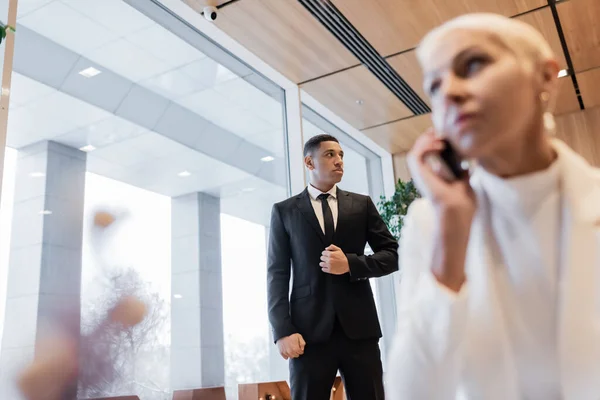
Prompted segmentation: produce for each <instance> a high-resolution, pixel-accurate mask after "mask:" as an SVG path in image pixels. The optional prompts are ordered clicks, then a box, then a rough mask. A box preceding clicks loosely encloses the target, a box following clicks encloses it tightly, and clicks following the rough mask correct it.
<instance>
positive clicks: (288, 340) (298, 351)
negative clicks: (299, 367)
mask: <svg viewBox="0 0 600 400" xmlns="http://www.w3.org/2000/svg"><path fill="white" fill-rule="evenodd" d="M304 346H306V342H305V341H304V338H303V337H302V335H301V334H299V333H294V334H293V335H290V336H286V337H282V338H281V339H279V340H278V341H277V347H278V348H279V354H281V357H283V358H284V359H285V360H287V359H288V358H298V357H300V356H301V355H302V354H304Z"/></svg>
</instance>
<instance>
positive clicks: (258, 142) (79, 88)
mask: <svg viewBox="0 0 600 400" xmlns="http://www.w3.org/2000/svg"><path fill="white" fill-rule="evenodd" d="M7 3H8V1H7V0H0V10H2V11H0V16H2V12H4V13H5V12H6V11H5V10H7ZM5 20H6V19H5V18H4V21H5ZM18 24H19V25H18V28H17V31H18V32H19V35H18V39H17V41H16V48H15V61H14V72H13V83H12V88H11V105H10V107H11V108H10V114H9V133H8V138H7V144H8V146H10V147H13V148H21V147H23V146H27V145H29V144H33V143H35V142H38V141H40V140H54V141H57V142H59V143H63V144H66V145H68V146H71V147H75V148H81V147H83V146H85V145H93V146H94V147H95V148H96V149H95V150H94V151H92V152H90V153H88V169H89V170H90V171H91V172H94V173H97V174H101V175H104V176H107V177H110V178H113V179H117V180H119V181H122V182H125V183H128V184H132V185H135V186H138V187H141V188H144V189H147V190H152V191H154V192H157V193H161V194H165V195H169V196H178V195H182V194H186V193H190V192H196V191H203V192H207V193H211V194H214V195H217V196H221V197H223V198H224V197H230V198H231V199H232V200H229V202H228V203H226V204H225V203H224V204H223V210H224V212H229V213H230V214H232V215H237V216H239V217H242V218H246V219H248V220H251V221H255V222H259V223H268V216H265V215H262V214H261V213H260V212H259V211H257V210H258V208H252V207H245V208H244V209H241V207H239V202H240V201H243V202H244V203H247V204H256V205H260V208H264V204H272V203H273V202H275V201H278V200H280V199H282V198H284V197H285V196H286V194H287V180H286V173H285V171H286V168H285V163H284V138H283V110H282V105H281V103H280V101H278V100H277V99H276V98H274V97H273V96H271V95H269V94H266V93H264V92H263V91H261V90H259V89H257V88H256V87H255V86H254V85H253V84H251V83H250V82H249V81H252V80H253V77H252V76H251V75H250V74H251V73H252V71H249V70H248V71H245V70H244V69H240V70H242V71H243V72H242V73H239V72H238V73H236V72H233V71H232V70H230V69H228V68H226V67H225V66H223V65H221V64H219V63H218V62H216V61H214V60H213V59H212V58H209V57H207V56H206V54H204V53H203V52H202V51H200V50H198V49H197V48H196V47H194V46H192V45H191V44H190V43H188V42H187V41H186V40H183V39H181V38H180V37H178V36H176V35H175V34H174V33H172V32H170V31H169V30H167V29H165V28H163V27H162V26H161V25H159V24H158V23H156V22H155V21H153V20H151V19H150V18H148V17H147V16H145V15H144V14H142V13H140V12H139V11H137V10H135V9H134V8H132V7H131V6H129V5H128V4H127V3H125V2H123V1H122V0H102V1H96V0H93V1H92V0H20V1H19V14H18ZM2 53H3V52H2ZM89 67H93V68H95V69H96V70H98V71H100V74H99V75H96V76H94V77H91V78H86V77H83V76H82V75H81V74H80V72H81V71H83V70H85V69H87V68H89ZM266 157H269V158H270V159H271V161H268V159H267V158H266ZM264 160H267V161H264ZM183 171H186V172H187V173H186V174H184V176H179V174H180V173H181V172H183ZM223 201H225V199H223ZM236 202H237V207H233V206H234V203H236ZM227 204H229V206H228V205H227ZM228 207H229V209H228ZM234 208H237V209H234ZM265 218H266V219H265Z"/></svg>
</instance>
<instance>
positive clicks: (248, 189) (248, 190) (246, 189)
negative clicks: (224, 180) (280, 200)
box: [242, 187, 256, 193]
mask: <svg viewBox="0 0 600 400" xmlns="http://www.w3.org/2000/svg"><path fill="white" fill-rule="evenodd" d="M255 190H256V189H254V188H252V187H247V188H243V189H242V192H246V193H248V192H254V191H255Z"/></svg>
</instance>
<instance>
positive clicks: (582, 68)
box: [182, 0, 600, 153]
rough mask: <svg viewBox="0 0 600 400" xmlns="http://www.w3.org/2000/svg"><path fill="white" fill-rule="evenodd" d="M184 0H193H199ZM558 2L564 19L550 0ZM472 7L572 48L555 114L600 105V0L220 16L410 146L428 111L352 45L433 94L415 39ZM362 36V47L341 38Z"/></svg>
mask: <svg viewBox="0 0 600 400" xmlns="http://www.w3.org/2000/svg"><path fill="white" fill-rule="evenodd" d="M182 1H184V2H186V3H188V4H189V3H190V1H192V0H182ZM367 3H368V4H367ZM555 3H556V11H557V12H556V14H557V16H558V22H560V23H557V21H556V20H555V18H554V14H553V11H552V7H551V5H550V4H552V5H553V6H554V4H555ZM302 4H311V6H310V7H308V6H307V7H304V6H301V5H302ZM317 6H318V7H323V8H326V9H327V10H329V15H330V16H331V15H334V14H335V17H331V18H330V19H329V20H328V21H327V24H323V23H321V22H322V21H323V20H322V19H321V20H319V19H318V18H317V15H323V14H318V13H315V12H314V7H317ZM311 7H312V8H311ZM192 8H194V7H192ZM195 9H196V10H198V8H197V7H196V8H195ZM309 9H310V11H309ZM332 10H333V11H332ZM470 12H495V13H499V14H503V15H506V16H510V17H514V18H516V19H519V20H522V21H524V22H526V23H528V24H530V25H532V26H534V27H535V28H536V29H538V30H539V31H540V32H541V33H542V34H543V35H544V36H545V38H546V39H547V40H548V42H549V43H550V46H551V47H552V48H553V50H554V52H555V53H556V55H557V58H558V61H559V63H560V65H561V68H563V69H568V67H569V63H568V59H569V58H570V60H571V61H572V65H573V71H569V73H570V74H571V75H569V76H566V77H564V78H561V79H560V90H559V93H560V94H559V96H560V97H559V99H558V101H557V105H556V114H558V115H560V114H566V113H571V112H577V111H580V110H581V108H582V107H581V104H580V100H581V102H582V104H583V108H590V107H595V106H597V105H598V103H599V102H600V100H598V96H597V94H596V93H597V92H598V90H597V85H598V83H599V80H598V73H596V71H598V70H600V30H599V28H598V23H597V21H598V20H600V2H598V1H597V0H562V1H557V2H554V1H548V0H465V1H459V2H455V1H445V0H423V1H419V2H415V1H413V0H372V1H368V2H366V1H364V0H321V1H319V2H316V1H313V0H290V1H280V0H239V1H235V2H231V3H228V4H225V5H224V6H223V7H222V9H221V15H220V16H219V18H217V21H215V23H216V24H217V26H218V27H219V28H221V29H222V30H223V31H224V32H226V33H227V34H229V35H231V36H232V37H233V38H234V39H236V40H237V41H239V42H240V43H241V44H242V45H244V46H246V47H247V48H249V49H251V50H252V51H253V52H255V53H257V55H258V56H259V57H260V58H262V59H263V60H265V61H266V62H268V63H270V64H271V65H272V66H273V67H274V68H276V69H277V70H278V71H279V72H281V73H282V74H284V75H285V76H287V77H288V78H289V79H291V80H293V81H294V82H296V83H298V84H299V85H300V86H301V88H302V89H303V90H304V91H305V92H307V93H308V94H310V95H311V96H312V97H313V98H315V99H316V100H317V101H319V102H320V103H322V104H323V105H324V106H326V107H327V108H329V109H330V110H332V111H333V112H335V113H336V114H337V115H338V116H340V117H342V118H343V119H344V120H346V121H348V122H349V123H350V124H352V125H353V126H354V127H355V128H357V129H360V130H362V131H363V132H364V133H365V134H367V135H368V136H370V137H371V138H372V139H373V140H375V141H376V142H377V143H378V144H380V145H381V146H382V147H384V148H386V149H387V150H389V151H390V152H392V153H403V152H406V151H407V150H408V149H409V148H410V147H411V146H412V143H413V142H414V139H415V137H416V133H415V132H420V130H421V129H423V127H427V125H428V124H429V122H428V117H427V116H425V117H423V116H421V115H415V114H413V113H412V112H411V111H409V110H407V109H406V108H405V107H404V105H403V104H402V103H403V99H402V98H401V97H402V96H401V95H398V96H396V95H395V94H393V92H392V91H391V90H390V86H389V85H387V86H386V85H384V84H383V83H382V81H381V80H379V79H378V78H376V77H375V75H374V74H373V73H371V69H370V68H369V67H368V66H365V65H361V63H360V62H357V60H356V58H354V55H356V54H357V52H358V53H361V54H366V53H365V51H366V50H365V49H366V48H368V47H369V46H370V48H371V49H373V51H374V52H375V54H376V55H377V56H378V57H380V60H383V61H381V62H383V63H387V65H386V66H385V68H387V69H388V70H389V69H393V70H394V71H395V72H396V73H398V74H399V75H400V77H401V78H402V79H403V80H404V81H405V82H406V83H407V84H408V86H410V87H411V88H412V90H413V91H414V92H415V93H416V94H417V95H418V96H419V97H420V98H421V99H422V100H423V101H425V103H428V101H427V99H426V98H425V94H424V93H423V90H422V88H421V87H422V85H421V78H422V77H421V72H420V68H419V66H418V63H417V61H416V58H415V55H414V47H415V46H416V45H417V44H418V42H419V40H420V39H421V38H422V36H423V35H424V34H425V33H426V32H427V31H429V30H430V29H431V28H433V27H434V26H436V25H439V24H440V23H443V22H444V21H447V20H449V19H451V18H454V17H456V16H458V15H461V14H465V13H470ZM264 21H276V22H274V23H273V24H265V23H264ZM339 23H343V24H346V25H344V26H346V30H344V32H345V33H339V31H338V32H337V34H336V35H337V36H336V35H334V31H333V30H331V29H333V28H331V26H333V25H335V24H339ZM328 26H329V28H328ZM337 26H339V25H337ZM559 27H561V29H562V32H560V30H559ZM353 32H355V33H353ZM561 33H562V35H563V38H564V43H566V50H567V51H566V52H565V49H563V43H562V42H563V41H562V40H561ZM358 36H361V38H358V39H357V40H358V42H360V43H362V46H363V47H362V48H361V50H357V48H356V47H347V46H346V45H345V44H344V43H343V41H344V42H345V43H348V42H350V41H352V39H356V38H357V37H358ZM338 39H339V40H338ZM365 46H366V47H365ZM369 54H371V53H369ZM365 62H366V61H365ZM573 74H574V76H573ZM576 85H577V86H576ZM576 87H578V88H579V91H580V93H581V96H580V98H578V96H577V93H578V92H577V90H576Z"/></svg>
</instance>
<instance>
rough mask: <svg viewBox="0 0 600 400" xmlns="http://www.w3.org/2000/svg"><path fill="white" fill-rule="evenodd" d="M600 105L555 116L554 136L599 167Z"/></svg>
mask: <svg viewBox="0 0 600 400" xmlns="http://www.w3.org/2000/svg"><path fill="white" fill-rule="evenodd" d="M598 132H600V107H596V108H592V109H586V110H584V111H579V112H575V113H571V114H566V115H563V116H561V117H558V118H556V136H557V137H558V138H559V139H561V140H564V141H565V143H567V144H568V145H569V146H571V148H572V149H573V150H575V151H576V152H577V153H579V154H580V155H581V156H582V157H583V158H585V159H586V160H587V161H588V162H590V163H592V165H595V166H597V167H600V135H598Z"/></svg>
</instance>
